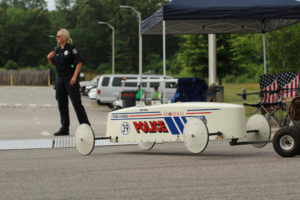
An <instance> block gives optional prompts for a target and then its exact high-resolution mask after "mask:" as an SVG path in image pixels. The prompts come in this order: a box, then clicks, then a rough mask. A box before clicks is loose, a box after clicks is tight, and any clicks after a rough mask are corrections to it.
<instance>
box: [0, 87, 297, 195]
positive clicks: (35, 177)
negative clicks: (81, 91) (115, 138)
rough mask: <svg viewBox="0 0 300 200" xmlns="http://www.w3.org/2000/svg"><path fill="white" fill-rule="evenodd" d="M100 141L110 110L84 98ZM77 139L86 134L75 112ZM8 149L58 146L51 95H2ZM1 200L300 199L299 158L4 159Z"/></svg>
mask: <svg viewBox="0 0 300 200" xmlns="http://www.w3.org/2000/svg"><path fill="white" fill-rule="evenodd" d="M82 100H83V104H84V106H85V108H86V110H87V113H88V117H89V119H90V121H91V123H92V126H93V129H94V132H95V133H96V135H105V129H106V116H107V113H108V112H109V109H108V108H107V107H105V106H98V105H97V104H96V103H95V102H94V101H91V100H89V99H88V98H87V97H82ZM70 117H71V120H72V122H71V127H70V130H71V136H69V138H72V137H73V136H74V130H75V129H76V127H77V126H78V122H77V119H76V115H75V113H74V110H72V106H70ZM0 127H1V129H0V141H3V140H16V139H36V138H40V139H47V138H54V137H53V136H52V133H53V132H55V131H56V130H57V129H58V128H59V113H58V110H57V106H56V100H55V98H54V90H53V88H51V87H21V86H20V87H0ZM0 161H1V164H0V199H6V200H9V199H30V200H32V199H218V200H219V199H221V200H222V199H260V200H261V199H270V200H271V199H272V200H276V199H291V200H292V199H293V200H294V199H300V192H299V190H298V188H299V186H300V183H299V179H300V173H299V170H298V169H299V156H296V157H294V158H282V157H280V156H278V155H277V154H276V153H275V152H274V150H273V147H272V145H271V144H268V145H267V146H266V147H264V148H259V149H257V148H254V147H252V146H251V145H246V146H234V147H232V146H230V145H229V144H228V142H226V141H210V142H209V144H208V147H207V148H206V150H205V151H204V152H203V153H201V154H192V153H190V152H189V151H188V150H187V149H186V148H185V146H184V144H183V143H182V142H180V143H163V144H157V145H155V146H154V148H153V149H152V150H150V151H143V150H141V149H139V148H138V146H137V145H125V146H107V147H96V148H95V149H94V151H93V153H92V154H91V155H89V156H82V155H80V154H79V153H78V152H77V151H76V149H75V148H50V149H34V150H5V151H0Z"/></svg>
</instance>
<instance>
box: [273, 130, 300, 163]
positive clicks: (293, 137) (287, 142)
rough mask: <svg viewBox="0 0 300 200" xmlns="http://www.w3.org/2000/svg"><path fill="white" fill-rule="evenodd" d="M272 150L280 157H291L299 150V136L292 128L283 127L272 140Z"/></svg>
mask: <svg viewBox="0 0 300 200" xmlns="http://www.w3.org/2000/svg"><path fill="white" fill-rule="evenodd" d="M273 147H274V150H275V151H276V152H277V153H278V154H279V155H280V156H282V157H293V156H295V155H296V154H297V153H298V150H299V135H298V134H297V132H296V129H295V128H294V127H288V126H286V127H283V128H281V129H280V130H279V131H277V132H276V133H275V135H274V138H273Z"/></svg>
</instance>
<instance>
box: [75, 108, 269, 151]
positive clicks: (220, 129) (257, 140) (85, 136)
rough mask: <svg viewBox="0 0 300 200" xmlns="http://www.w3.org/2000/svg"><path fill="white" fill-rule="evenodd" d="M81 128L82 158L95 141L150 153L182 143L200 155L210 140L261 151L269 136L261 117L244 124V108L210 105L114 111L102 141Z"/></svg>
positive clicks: (264, 120) (265, 122)
mask: <svg viewBox="0 0 300 200" xmlns="http://www.w3.org/2000/svg"><path fill="white" fill-rule="evenodd" d="M81 126H82V127H81ZM81 126H79V127H78V129H77V130H76V147H77V149H78V151H79V152H81V153H82V154H85V155H87V154H89V153H91V151H92V150H93V148H94V143H95V142H94V140H95V139H110V141H111V142H113V143H127V142H129V143H138V145H139V147H140V148H142V149H145V150H149V149H151V148H152V147H153V146H154V144H155V143H156V142H179V141H184V144H185V146H186V148H187V149H188V150H189V151H191V152H193V153H200V152H202V151H204V149H205V148H206V146H207V144H208V141H209V140H212V139H220V140H230V144H231V145H239V144H252V145H253V146H255V147H263V146H265V145H266V144H267V143H268V142H270V141H269V139H270V134H271V130H270V125H269V123H268V121H267V120H266V119H265V118H264V117H263V116H262V115H258V114H256V115H253V116H252V117H250V118H249V119H248V121H247V123H246V118H245V110H244V106H241V105H235V104H227V103H210V102H188V103H174V104H162V105H155V106H145V107H137V106H136V107H131V108H125V109H121V110H116V111H113V112H110V113H109V114H108V116H107V128H106V137H102V138H94V134H93V132H92V130H91V131H88V127H87V126H88V125H81ZM93 138H94V139H93ZM238 140H242V142H238ZM82 149H83V151H81V150H82Z"/></svg>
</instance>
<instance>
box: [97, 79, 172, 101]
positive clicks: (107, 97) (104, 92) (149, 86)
mask: <svg viewBox="0 0 300 200" xmlns="http://www.w3.org/2000/svg"><path fill="white" fill-rule="evenodd" d="M138 77H139V75H137V74H115V75H112V74H104V75H102V76H100V79H99V81H98V86H97V98H96V100H97V102H98V104H110V105H112V104H113V102H114V101H116V100H118V97H119V96H120V93H121V91H123V90H137V88H138V82H131V81H130V82H125V84H123V87H122V80H125V79H126V80H134V79H136V80H137V79H138ZM166 79H173V77H170V76H166ZM142 80H143V81H142V88H143V89H144V90H145V91H146V92H147V95H146V99H150V100H151V99H152V96H153V93H154V87H155V86H156V87H158V91H159V93H161V94H162V93H163V76H160V75H143V76H142ZM155 80H157V82H154V81H155ZM144 81H145V82H144ZM176 87H177V83H176V82H166V97H165V98H166V102H167V101H169V100H171V99H172V97H173V95H174V93H175V91H176ZM162 95H164V94H162Z"/></svg>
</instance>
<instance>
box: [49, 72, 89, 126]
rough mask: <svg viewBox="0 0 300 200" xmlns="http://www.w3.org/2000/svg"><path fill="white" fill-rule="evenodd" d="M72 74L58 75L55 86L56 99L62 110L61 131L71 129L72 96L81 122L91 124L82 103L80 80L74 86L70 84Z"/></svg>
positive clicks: (60, 110)
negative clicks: (70, 108)
mask: <svg viewBox="0 0 300 200" xmlns="http://www.w3.org/2000/svg"><path fill="white" fill-rule="evenodd" d="M71 78H72V75H71V76H61V77H60V76H56V82H55V88H56V99H57V102H58V109H59V112H60V121H61V129H60V130H61V131H66V132H68V131H69V126H70V117H69V100H68V96H69V97H70V99H71V101H72V104H73V107H74V110H75V112H76V115H77V118H78V121H79V123H80V124H83V123H85V124H89V125H90V122H89V120H88V118H87V115H86V112H85V110H84V107H83V105H82V103H81V96H80V91H79V89H80V87H79V82H78V80H77V81H76V83H75V84H74V85H73V86H70V80H71Z"/></svg>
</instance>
